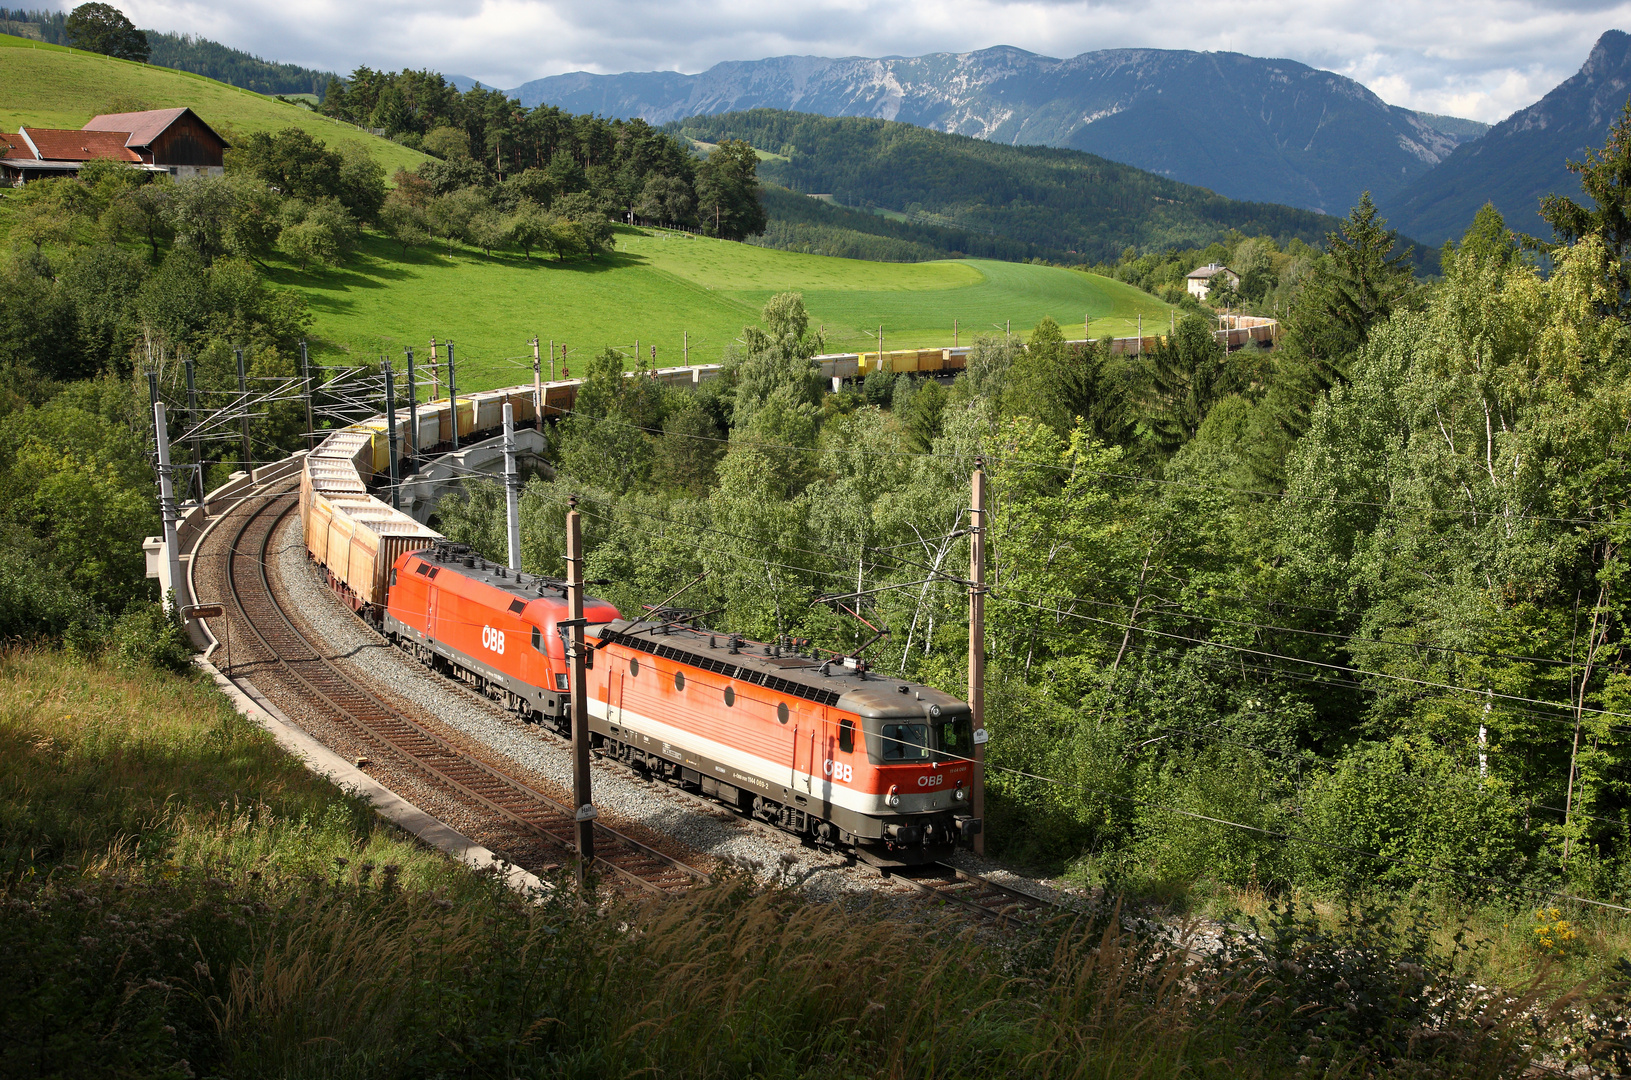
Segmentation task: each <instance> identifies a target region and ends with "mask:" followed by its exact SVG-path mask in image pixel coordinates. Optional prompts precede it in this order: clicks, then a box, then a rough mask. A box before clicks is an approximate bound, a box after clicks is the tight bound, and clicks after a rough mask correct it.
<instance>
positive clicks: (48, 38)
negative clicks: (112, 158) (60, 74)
mask: <svg viewBox="0 0 1631 1080" xmlns="http://www.w3.org/2000/svg"><path fill="white" fill-rule="evenodd" d="M87 8H89V9H98V10H96V11H95V14H96V19H95V20H93V21H94V22H97V23H100V24H101V26H103V27H105V28H107V32H101V33H87V32H85V27H84V26H83V25H82V24H83V23H85V22H86V19H85V15H86V14H87V11H86V9H87ZM76 16H78V17H80V22H76V23H74V24H73V28H72V29H70V22H69V21H70V19H73V18H75V17H76ZM0 33H6V34H14V35H17V36H20V37H32V38H36V39H37V40H40V41H45V42H49V43H50V44H53V45H67V46H70V47H72V48H76V49H85V50H87V51H90V52H100V53H106V54H108V55H111V56H120V57H123V58H125V59H127V60H138V61H141V62H143V63H149V64H156V65H159V66H160V67H167V68H175V69H176V70H177V71H191V72H193V73H194V74H197V75H203V76H204V77H205V78H209V79H216V80H218V81H220V82H224V83H228V84H230V85H232V86H239V87H242V88H243V89H245V90H253V91H254V92H255V93H257V94H316V95H318V96H319V97H320V96H321V95H322V93H323V91H324V90H325V89H327V87H328V83H329V80H330V79H332V78H333V77H334V76H333V73H331V72H327V71H313V70H311V69H310V68H303V67H300V66H299V65H298V64H279V63H276V62H273V61H270V60H262V59H261V58H260V57H258V56H254V55H251V54H250V53H247V52H244V51H243V50H241V49H234V48H231V47H230V46H226V45H222V44H221V43H220V42H217V41H210V40H209V39H208V38H203V37H199V36H197V35H196V34H170V33H165V32H164V31H161V30H138V29H136V27H135V26H134V25H133V24H132V23H131V22H130V20H129V19H128V18H127V17H125V15H124V14H123V12H120V11H119V10H118V9H116V8H113V7H111V6H110V5H106V4H85V5H81V6H80V7H78V8H75V9H74V11H73V13H72V14H70V13H68V12H63V11H38V10H32V9H23V8H0Z"/></svg>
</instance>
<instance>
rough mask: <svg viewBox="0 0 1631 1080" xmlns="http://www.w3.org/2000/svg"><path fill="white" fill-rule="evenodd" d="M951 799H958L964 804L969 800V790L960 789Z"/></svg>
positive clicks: (953, 793) (952, 794)
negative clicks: (965, 800) (964, 801)
mask: <svg viewBox="0 0 1631 1080" xmlns="http://www.w3.org/2000/svg"><path fill="white" fill-rule="evenodd" d="M951 797H952V798H954V799H956V800H957V801H958V802H962V801H963V800H964V799H966V798H968V789H967V788H964V787H960V788H958V789H957V790H956V791H954V792H952V793H951Z"/></svg>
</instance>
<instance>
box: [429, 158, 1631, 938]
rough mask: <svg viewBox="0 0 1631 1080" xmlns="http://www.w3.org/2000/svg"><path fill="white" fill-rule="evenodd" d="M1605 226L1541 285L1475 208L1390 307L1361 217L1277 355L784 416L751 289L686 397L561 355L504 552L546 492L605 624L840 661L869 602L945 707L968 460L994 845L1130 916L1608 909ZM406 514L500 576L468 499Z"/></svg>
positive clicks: (995, 367) (1611, 508)
mask: <svg viewBox="0 0 1631 1080" xmlns="http://www.w3.org/2000/svg"><path fill="white" fill-rule="evenodd" d="M1607 167H1608V166H1605V168H1607ZM1599 190H1601V189H1599ZM1616 197H1617V196H1616ZM1577 209H1581V208H1577ZM1618 212H1619V209H1618V208H1617V207H1616V206H1613V205H1608V204H1605V205H1603V206H1601V207H1597V208H1584V209H1581V215H1583V216H1582V217H1580V218H1579V219H1576V218H1570V219H1568V223H1567V224H1566V226H1564V227H1562V228H1560V237H1561V238H1562V239H1560V241H1559V242H1558V243H1557V244H1556V245H1555V246H1554V247H1552V248H1550V250H1549V258H1550V260H1551V269H1550V272H1549V273H1543V272H1542V270H1541V268H1540V267H1538V266H1537V265H1536V263H1535V262H1534V260H1532V259H1530V258H1526V257H1525V256H1524V255H1523V254H1522V253H1521V252H1520V250H1519V248H1518V246H1517V243H1516V241H1515V239H1514V238H1513V237H1512V236H1511V235H1510V234H1509V233H1508V231H1507V230H1506V229H1505V227H1504V224H1503V223H1502V222H1501V221H1500V219H1499V216H1498V215H1497V214H1496V213H1495V212H1494V211H1493V209H1486V211H1485V212H1484V213H1483V215H1481V217H1480V219H1479V221H1478V222H1477V224H1476V225H1475V226H1474V228H1473V229H1472V230H1471V231H1469V233H1468V235H1467V236H1466V238H1465V239H1464V241H1463V242H1462V243H1461V244H1460V245H1459V246H1456V247H1453V248H1452V249H1451V250H1450V251H1448V252H1447V253H1446V255H1445V263H1444V276H1443V278H1442V279H1441V280H1440V281H1437V282H1435V283H1433V284H1431V285H1425V284H1423V283H1421V282H1418V281H1417V280H1416V279H1415V278H1414V277H1413V276H1412V274H1411V271H1410V266H1409V264H1408V262H1407V261H1406V260H1405V259H1404V258H1403V257H1402V256H1401V255H1400V254H1399V253H1398V252H1397V251H1396V250H1395V249H1396V243H1395V241H1396V238H1395V237H1394V236H1393V234H1392V233H1391V232H1390V231H1389V230H1387V229H1386V227H1385V222H1382V221H1381V220H1380V219H1379V218H1378V217H1377V215H1376V212H1375V208H1374V207H1372V206H1370V205H1369V203H1368V200H1367V201H1365V202H1362V203H1361V205H1360V206H1358V207H1356V208H1355V209H1354V211H1353V213H1352V214H1351V215H1350V216H1349V218H1348V219H1347V220H1346V221H1345V222H1344V223H1343V224H1342V226H1341V228H1340V229H1339V230H1337V231H1336V232H1334V233H1333V234H1332V236H1330V237H1329V238H1328V243H1327V250H1326V251H1324V252H1315V251H1313V250H1312V249H1310V250H1309V252H1308V253H1307V254H1306V256H1305V257H1306V259H1307V264H1308V265H1307V267H1306V273H1305V274H1304V275H1303V276H1302V277H1301V279H1300V280H1299V281H1298V282H1297V283H1296V287H1295V290H1294V294H1293V295H1292V298H1291V299H1290V301H1289V310H1288V311H1287V312H1286V313H1285V315H1286V322H1287V326H1288V329H1289V331H1290V333H1291V338H1290V341H1289V342H1288V343H1287V344H1286V345H1285V347H1284V348H1282V349H1279V350H1276V351H1274V352H1264V351H1260V350H1255V349H1249V350H1244V351H1241V352H1237V353H1234V354H1232V355H1225V354H1224V353H1222V352H1221V351H1220V350H1219V348H1218V346H1216V345H1215V343H1214V341H1213V338H1212V335H1211V333H1210V331H1209V324H1208V322H1207V320H1206V319H1205V318H1204V317H1202V316H1200V315H1194V314H1191V315H1188V316H1186V317H1185V318H1184V319H1183V321H1182V322H1181V323H1180V324H1179V326H1178V328H1177V332H1176V334H1175V335H1174V336H1173V338H1172V339H1171V340H1170V341H1169V342H1167V343H1165V344H1163V346H1162V347H1161V348H1159V349H1157V350H1155V351H1154V352H1153V353H1150V354H1148V355H1146V356H1144V357H1120V356H1115V357H1112V356H1110V355H1108V354H1107V353H1105V352H1104V351H1102V350H1097V349H1092V348H1088V349H1083V348H1080V347H1075V346H1068V345H1066V343H1065V342H1064V340H1063V336H1062V335H1061V334H1060V332H1059V330H1058V328H1057V327H1054V326H1051V325H1048V324H1044V325H1043V326H1041V327H1039V328H1038V329H1037V331H1036V332H1035V334H1034V335H1033V336H1032V337H1031V338H1030V340H1029V341H1027V342H1025V343H1023V344H1021V343H1020V342H1017V341H1012V340H1005V339H1002V338H995V339H992V338H986V339H982V340H980V341H979V342H978V343H977V345H976V346H975V351H974V353H973V354H972V355H971V357H970V360H969V365H968V371H967V372H966V373H965V374H963V375H961V376H959V377H958V378H957V379H956V381H955V382H952V383H951V384H950V385H946V384H943V383H940V382H935V381H928V382H921V383H920V382H914V381H909V380H907V379H904V378H903V379H899V380H891V379H890V378H888V377H887V376H869V377H868V379H867V380H866V381H865V382H864V384H863V385H862V386H860V387H858V388H855V389H853V390H849V391H846V392H845V393H842V394H836V395H833V394H823V393H821V388H820V387H819V386H817V385H816V383H815V381H814V378H813V375H812V370H811V366H810V364H809V363H808V358H809V357H810V356H811V355H813V354H815V353H816V352H817V351H819V349H820V347H821V342H820V341H819V338H818V335H817V334H816V333H815V331H814V329H813V328H812V327H811V326H810V325H809V324H808V322H807V320H806V318H805V315H804V313H803V308H802V303H801V301H800V300H799V298H798V297H797V296H795V295H783V296H781V297H778V298H776V299H775V300H773V301H771V303H770V304H769V305H767V307H766V308H765V310H764V313H763V318H762V320H761V324H760V325H759V326H757V327H748V328H745V330H744V334H743V339H742V340H743V343H742V344H741V345H740V346H739V347H737V348H735V349H734V350H733V351H732V352H731V354H730V355H729V356H728V357H727V361H726V363H727V366H728V368H729V370H730V373H731V374H730V377H729V378H728V379H726V380H723V381H721V382H719V383H716V384H713V385H712V386H705V387H704V388H703V389H702V391H701V392H699V393H696V394H691V393H667V392H663V391H661V390H659V389H658V388H657V387H656V386H655V385H654V384H652V383H649V382H647V381H645V380H641V379H637V378H636V379H624V378H622V376H621V363H620V362H619V361H618V359H617V358H616V357H615V356H613V355H608V356H606V357H603V358H602V359H601V361H599V362H598V363H597V365H596V366H595V367H594V369H593V371H592V372H591V374H590V376H589V379H590V381H589V385H588V386H587V387H586V389H585V391H584V393H583V396H582V397H581V398H580V401H579V405H578V409H577V412H576V414H575V415H574V416H572V417H571V418H570V419H568V420H567V421H565V422H564V423H562V424H561V426H560V428H559V431H558V436H557V439H556V441H555V444H554V454H555V457H554V467H555V470H556V471H555V475H554V476H553V478H551V479H542V478H540V479H535V480H533V481H532V482H531V483H530V484H529V485H528V487H527V489H526V494H525V498H524V500H523V508H522V515H523V523H524V536H525V540H524V545H525V551H526V554H525V560H524V561H525V564H526V566H527V568H528V569H529V570H534V571H544V572H547V571H548V570H549V569H550V568H553V567H556V566H558V565H559V560H560V558H561V555H562V542H563V541H562V536H563V527H562V521H563V514H564V511H565V499H566V496H567V495H568V494H577V495H578V496H579V497H580V499H582V500H584V503H583V505H585V506H586V507H587V510H586V535H587V538H588V539H587V543H588V548H589V567H590V571H589V572H590V574H591V576H595V577H601V578H605V579H609V580H611V581H612V582H614V583H615V585H614V586H612V587H611V588H610V589H609V598H611V599H613V600H614V602H617V603H619V604H620V605H622V606H623V607H624V609H625V610H629V609H637V608H638V605H639V604H640V603H642V602H649V601H650V598H651V597H654V596H666V595H668V594H669V593H671V592H673V591H674V590H676V589H678V588H680V587H681V586H683V585H685V584H686V583H687V582H688V581H690V580H691V579H692V578H693V577H695V576H696V575H697V574H699V573H704V572H705V573H706V575H707V576H706V578H705V579H704V580H703V581H702V582H701V583H700V584H697V585H695V586H694V587H692V588H691V589H690V590H689V591H688V592H687V593H686V599H685V601H684V602H685V604H686V605H687V606H688V607H692V608H695V609H697V610H699V611H708V612H713V613H714V614H711V615H710V616H708V618H709V620H710V621H711V622H712V623H714V624H716V625H718V626H720V627H722V628H724V629H728V630H731V631H735V632H740V633H744V634H748V635H752V636H756V637H758V638H760V639H763V640H773V639H774V638H775V637H776V636H777V635H793V636H796V637H809V638H813V639H814V640H815V641H816V642H817V643H819V644H821V645H823V646H825V647H831V648H837V649H848V648H852V647H854V646H855V645H856V644H858V643H859V642H860V641H861V640H863V637H862V634H863V632H864V636H865V637H870V636H871V634H870V632H869V631H865V628H863V627H861V626H859V625H858V624H857V623H856V622H855V621H854V620H851V619H849V618H848V617H847V616H844V615H842V614H835V613H834V611H833V609H832V606H831V605H828V604H824V603H823V602H822V598H823V597H825V596H830V595H834V594H844V593H853V592H857V591H860V592H866V593H868V594H870V603H871V606H870V607H869V608H867V609H865V611H864V613H865V614H866V615H867V618H868V620H869V621H871V622H873V623H874V624H876V625H878V626H881V627H885V628H887V629H888V630H889V635H888V636H887V637H886V638H885V639H884V640H883V641H882V642H880V643H878V644H875V645H873V646H871V647H870V648H869V650H868V652H867V654H866V655H867V658H868V659H869V661H870V662H871V663H872V664H873V665H874V667H875V668H876V669H877V670H879V671H887V672H891V673H894V672H900V673H902V674H905V675H909V676H912V677H915V678H919V679H922V680H924V681H926V682H929V683H932V684H935V685H941V686H945V687H951V688H956V687H960V686H962V685H964V680H965V677H966V673H965V668H964V664H965V657H966V644H965V643H966V634H967V624H966V599H965V590H964V588H963V587H962V585H961V584H960V580H961V578H962V574H963V572H964V570H963V568H965V567H966V566H967V559H968V553H967V538H966V522H967V516H968V514H967V508H968V494H967V491H968V484H969V478H970V475H971V473H972V471H973V469H974V468H975V467H976V462H983V464H984V467H985V468H986V470H987V471H988V475H989V478H990V485H991V491H992V498H991V509H990V514H991V517H990V524H989V528H990V530H991V531H990V552H991V556H990V559H991V563H990V568H989V574H990V581H991V583H992V585H991V592H990V606H989V608H988V613H987V626H988V640H987V650H988V656H989V668H988V678H989V686H988V695H989V696H988V699H987V700H988V709H989V714H988V722H989V725H990V727H991V730H992V733H993V735H992V742H991V744H990V748H989V755H990V757H989V761H990V773H989V776H988V783H989V785H990V787H991V789H992V791H993V792H994V798H993V803H992V806H993V809H992V811H991V813H992V825H991V829H992V840H993V843H994V844H995V845H996V849H997V850H1000V851H1002V852H1003V853H1005V854H1007V855H1008V856H1010V857H1015V858H1019V859H1021V860H1027V861H1031V862H1033V863H1035V864H1038V865H1049V866H1055V867H1063V866H1068V867H1070V868H1071V871H1072V872H1073V873H1075V874H1077V875H1078V876H1080V877H1081V879H1083V880H1085V881H1092V882H1096V883H1102V884H1107V885H1114V886H1116V887H1120V888H1133V889H1135V890H1138V891H1141V892H1143V893H1145V894H1147V895H1168V896H1172V895H1182V894H1185V893H1189V892H1191V891H1194V890H1199V891H1200V892H1201V893H1203V894H1204V893H1205V892H1207V891H1208V890H1214V889H1218V888H1226V889H1250V890H1256V889H1265V890H1268V891H1269V892H1271V893H1280V892H1284V891H1287V890H1296V889H1313V890H1316V891H1321V892H1330V893H1341V892H1344V891H1348V890H1353V889H1359V890H1373V889H1376V888H1382V889H1399V890H1410V889H1413V888H1419V889H1426V890H1428V891H1429V892H1430V893H1432V894H1435V895H1439V896H1444V897H1455V898H1460V899H1461V900H1464V901H1468V902H1493V901H1496V900H1500V901H1501V902H1506V903H1513V904H1515V905H1519V906H1522V905H1525V904H1531V903H1533V902H1534V898H1535V897H1536V896H1539V897H1542V898H1544V897H1547V896H1550V895H1553V894H1555V893H1558V892H1562V893H1567V894H1571V895H1579V896H1585V897H1588V898H1598V899H1603V900H1607V901H1610V902H1616V901H1618V900H1620V899H1623V898H1624V897H1625V896H1626V895H1627V887H1628V885H1631V876H1628V875H1631V848H1628V846H1627V843H1626V830H1627V825H1626V819H1627V815H1628V813H1631V803H1628V800H1627V780H1626V770H1627V767H1628V766H1631V754H1628V753H1627V747H1626V743H1625V740H1623V739H1622V738H1621V735H1622V733H1623V732H1624V731H1625V730H1626V726H1625V724H1624V720H1625V718H1626V717H1627V716H1628V715H1631V710H1628V708H1627V706H1628V705H1631V699H1628V697H1627V689H1628V688H1631V683H1628V682H1627V675H1626V671H1625V662H1626V659H1625V654H1624V651H1623V648H1624V646H1623V637H1622V629H1621V628H1622V626H1623V619H1624V617H1625V611H1626V604H1627V598H1626V596H1625V593H1624V590H1625V585H1624V581H1625V578H1624V573H1625V565H1624V561H1623V560H1624V556H1623V547H1622V545H1623V538H1624V535H1625V533H1624V530H1625V518H1624V515H1625V512H1626V511H1625V499H1626V496H1627V494H1628V489H1627V484H1628V475H1631V474H1628V473H1627V469H1626V465H1627V460H1626V455H1627V452H1628V450H1631V443H1628V439H1631V379H1628V377H1627V376H1628V374H1631V370H1628V365H1631V339H1628V336H1627V329H1626V322H1625V316H1626V306H1625V305H1626V303H1627V296H1628V293H1627V290H1626V288H1625V286H1624V281H1625V274H1626V271H1625V267H1626V260H1627V256H1628V254H1631V253H1628V252H1627V251H1626V249H1625V247H1624V241H1618V242H1616V241H1615V240H1614V239H1613V238H1612V236H1605V235H1604V233H1603V229H1602V226H1601V222H1603V221H1612V220H1614V215H1615V214H1616V213H1618ZM1582 220H1583V221H1584V222H1585V224H1584V225H1583V226H1582V225H1581V224H1580V221H1582ZM1559 221H1560V223H1561V222H1563V218H1561V217H1560V218H1559ZM1616 244H1618V246H1616ZM1281 254H1282V255H1283V253H1281ZM440 513H441V519H440V520H441V523H442V528H443V529H444V531H446V532H448V533H449V534H450V535H452V536H454V537H455V538H458V539H461V540H464V541H467V542H470V543H472V544H474V545H475V546H476V547H478V548H479V549H481V550H483V551H485V552H487V553H488V554H489V555H494V556H498V555H501V554H502V551H503V546H504V542H503V531H502V497H501V495H500V493H499V491H498V488H497V487H496V486H491V487H486V488H482V487H478V488H476V490H474V491H473V492H472V493H471V495H470V497H469V498H468V500H467V501H465V502H464V503H463V504H462V505H461V504H457V503H455V502H453V501H451V500H449V501H446V502H444V503H443V504H442V507H441V511H440Z"/></svg>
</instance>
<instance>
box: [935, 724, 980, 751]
mask: <svg viewBox="0 0 1631 1080" xmlns="http://www.w3.org/2000/svg"><path fill="white" fill-rule="evenodd" d="M934 748H935V755H934V757H935V760H936V761H965V760H967V759H968V758H970V757H973V756H974V728H973V725H972V724H971V723H970V721H969V717H968V716H967V715H964V716H958V717H954V718H953V719H951V720H947V721H945V722H944V723H940V724H936V725H935V726H934Z"/></svg>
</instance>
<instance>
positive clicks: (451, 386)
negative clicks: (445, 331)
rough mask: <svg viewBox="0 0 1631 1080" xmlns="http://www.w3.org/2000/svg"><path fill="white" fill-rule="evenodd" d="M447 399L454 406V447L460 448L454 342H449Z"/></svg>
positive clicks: (455, 448)
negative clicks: (454, 374) (454, 372)
mask: <svg viewBox="0 0 1631 1080" xmlns="http://www.w3.org/2000/svg"><path fill="white" fill-rule="evenodd" d="M447 399H448V404H450V405H451V406H452V407H453V449H454V450H458V448H459V384H458V383H457V382H456V381H455V380H454V376H453V343H452V342H451V341H450V342H448V343H447Z"/></svg>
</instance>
